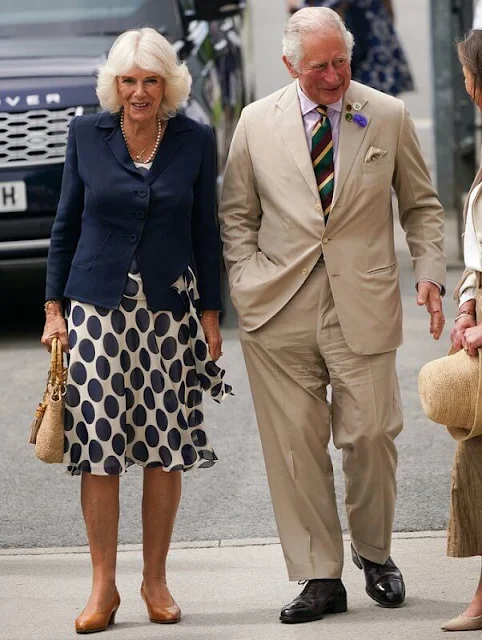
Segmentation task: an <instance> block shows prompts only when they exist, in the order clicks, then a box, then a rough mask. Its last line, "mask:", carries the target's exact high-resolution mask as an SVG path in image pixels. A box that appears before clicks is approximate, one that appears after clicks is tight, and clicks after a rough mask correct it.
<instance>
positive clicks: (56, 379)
mask: <svg viewBox="0 0 482 640" xmlns="http://www.w3.org/2000/svg"><path fill="white" fill-rule="evenodd" d="M50 383H51V384H52V385H59V384H63V383H64V354H63V351H62V345H61V343H60V340H59V339H58V338H57V337H54V338H53V339H52V351H51V354H50Z"/></svg>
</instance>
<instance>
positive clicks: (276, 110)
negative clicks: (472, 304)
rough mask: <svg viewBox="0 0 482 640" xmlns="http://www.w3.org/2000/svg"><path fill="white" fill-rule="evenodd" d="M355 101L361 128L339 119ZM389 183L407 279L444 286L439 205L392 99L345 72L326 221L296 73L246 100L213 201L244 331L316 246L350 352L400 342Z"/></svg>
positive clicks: (293, 288)
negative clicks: (410, 272)
mask: <svg viewBox="0 0 482 640" xmlns="http://www.w3.org/2000/svg"><path fill="white" fill-rule="evenodd" d="M356 102H359V103H360V105H361V110H360V111H359V113H361V114H363V115H364V116H365V117H366V118H367V120H368V124H367V126H366V127H361V126H359V125H357V124H356V123H355V122H353V121H352V122H349V121H347V120H346V119H345V114H346V113H347V111H346V105H347V104H351V105H353V104H354V103H356ZM374 149H378V150H382V152H383V151H386V153H385V154H383V153H382V154H377V153H374ZM370 156H372V157H371V159H370ZM392 185H393V187H394V189H395V192H396V194H397V196H398V202H399V212H400V221H401V224H402V226H403V228H404V229H405V232H406V234H407V241H408V244H409V248H410V253H411V256H412V260H413V264H414V268H415V276H416V280H417V281H418V280H420V279H423V278H427V279H430V280H434V281H436V282H439V283H440V284H442V285H444V284H445V258H444V255H443V210H442V207H441V205H440V203H439V201H438V199H437V195H436V193H435V191H434V189H433V187H432V184H431V182H430V177H429V174H428V171H427V168H426V166H425V163H424V161H423V159H422V156H421V153H420V148H419V144H418V141H417V137H416V134H415V131H414V127H413V123H412V121H411V120H410V118H409V116H408V114H407V112H406V110H405V108H404V105H403V103H402V102H401V101H400V100H398V99H396V98H392V97H390V96H387V95H385V94H382V93H380V92H378V91H375V90H374V89H370V88H368V87H365V86H363V85H361V84H358V83H356V82H351V84H350V87H349V88H348V90H347V92H346V94H345V97H344V105H343V111H342V115H341V127H340V138H339V149H338V160H337V165H336V167H335V190H334V195H333V203H332V211H331V214H330V217H329V221H328V224H327V225H326V228H325V224H324V221H323V213H322V210H321V204H320V198H319V194H318V189H317V185H316V179H315V175H314V171H313V167H312V163H311V157H310V151H309V149H308V145H307V142H306V136H305V131H304V128H303V120H302V116H301V111H300V106H299V100H298V95H297V91H296V83H292V84H291V85H289V86H288V87H285V88H283V89H281V90H280V91H277V92H276V93H274V94H272V95H270V96H268V97H267V98H264V99H262V100H259V101H257V102H255V103H253V104H251V105H249V106H248V107H246V108H245V109H244V111H243V113H242V115H241V119H240V121H239V123H238V126H237V129H236V132H235V135H234V138H233V142H232V145H231V150H230V154H229V158H228V163H227V167H226V173H225V177H224V184H223V190H222V196H221V203H220V211H219V217H220V225H221V237H222V240H223V243H224V257H225V262H226V267H227V270H228V273H229V282H230V291H231V298H232V301H233V303H234V305H235V307H236V310H237V312H238V315H239V320H240V324H241V326H242V327H243V329H245V330H246V331H254V330H256V329H257V328H259V327H261V326H262V325H263V324H264V323H266V322H267V321H268V320H269V319H270V318H272V317H273V316H274V315H275V314H276V313H277V312H278V311H279V310H280V309H281V308H282V307H283V306H284V305H286V304H287V303H288V302H289V301H290V299H291V298H292V297H293V295H294V294H295V293H296V292H297V291H298V289H299V288H300V287H301V286H302V284H303V283H304V281H305V280H306V278H307V277H308V274H309V273H310V271H311V270H312V269H313V266H314V265H315V263H316V262H317V260H318V259H319V257H320V255H321V253H323V254H324V259H325V263H326V269H327V273H328V276H329V281H330V286H331V289H332V293H333V297H334V301H335V306H336V310H337V314H338V317H339V321H340V324H341V327H342V330H343V334H344V337H345V339H346V341H347V343H348V345H349V347H350V348H351V349H352V350H353V351H354V352H355V353H357V354H373V353H382V352H386V351H391V350H393V349H395V348H396V347H398V346H399V345H400V343H401V340H402V306H401V298H400V290H399V280H398V265H397V259H396V256H395V248H394V236H393V213H392V198H391V187H392Z"/></svg>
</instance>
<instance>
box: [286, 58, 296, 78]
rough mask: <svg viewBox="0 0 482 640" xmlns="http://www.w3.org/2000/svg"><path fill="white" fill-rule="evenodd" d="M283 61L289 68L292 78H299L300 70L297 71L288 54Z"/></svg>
mask: <svg viewBox="0 0 482 640" xmlns="http://www.w3.org/2000/svg"><path fill="white" fill-rule="evenodd" d="M283 62H284V65H285V67H286V68H287V69H288V73H289V74H290V76H291V77H292V78H297V77H298V72H297V71H296V69H295V68H294V67H293V65H292V64H291V62H290V61H289V60H288V58H287V57H286V56H283Z"/></svg>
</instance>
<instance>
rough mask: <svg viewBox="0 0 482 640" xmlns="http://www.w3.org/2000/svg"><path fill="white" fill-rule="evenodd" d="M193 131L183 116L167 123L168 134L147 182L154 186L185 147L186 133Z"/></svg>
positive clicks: (164, 138) (157, 154)
mask: <svg viewBox="0 0 482 640" xmlns="http://www.w3.org/2000/svg"><path fill="white" fill-rule="evenodd" d="M190 130H191V125H190V124H189V121H188V120H187V119H186V118H185V117H183V116H175V117H174V118H170V119H169V120H168V121H167V128H166V132H165V133H164V137H163V139H162V141H161V144H160V145H159V149H158V150H157V153H156V157H155V158H154V161H153V163H152V167H151V169H150V171H149V173H148V174H147V175H146V180H147V182H148V183H149V184H152V183H153V182H154V180H156V179H157V178H158V177H159V176H160V175H161V173H162V172H163V171H164V170H165V169H166V168H167V166H168V165H169V164H170V162H171V160H172V159H173V158H174V156H175V155H176V154H177V153H178V151H179V150H180V149H181V147H182V146H183V145H184V142H185V138H184V135H183V134H184V133H185V132H186V131H190Z"/></svg>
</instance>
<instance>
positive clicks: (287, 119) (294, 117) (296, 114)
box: [276, 82, 320, 198]
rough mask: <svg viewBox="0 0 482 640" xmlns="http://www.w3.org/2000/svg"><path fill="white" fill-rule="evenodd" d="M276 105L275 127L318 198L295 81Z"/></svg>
mask: <svg viewBox="0 0 482 640" xmlns="http://www.w3.org/2000/svg"><path fill="white" fill-rule="evenodd" d="M276 106H277V108H278V114H277V117H276V127H277V129H278V131H279V133H280V135H281V137H282V139H283V141H284V143H285V145H286V147H287V148H288V151H289V153H290V155H291V157H292V158H293V160H294V161H295V163H296V165H297V167H298V169H299V170H300V171H301V173H302V175H303V177H304V179H305V180H306V183H307V184H308V186H309V188H310V189H311V191H312V192H313V194H314V195H315V196H316V197H317V198H319V197H320V196H319V192H318V187H317V184H316V177H315V172H314V170H313V164H312V161H311V155H310V151H309V149H308V145H307V144H306V134H305V129H304V126H303V118H302V116H301V109H300V103H299V100H298V93H297V91H296V82H294V83H293V84H291V85H290V86H289V87H288V88H287V90H286V91H285V93H283V95H282V96H281V98H280V99H279V100H278V103H277V105H276Z"/></svg>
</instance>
